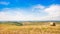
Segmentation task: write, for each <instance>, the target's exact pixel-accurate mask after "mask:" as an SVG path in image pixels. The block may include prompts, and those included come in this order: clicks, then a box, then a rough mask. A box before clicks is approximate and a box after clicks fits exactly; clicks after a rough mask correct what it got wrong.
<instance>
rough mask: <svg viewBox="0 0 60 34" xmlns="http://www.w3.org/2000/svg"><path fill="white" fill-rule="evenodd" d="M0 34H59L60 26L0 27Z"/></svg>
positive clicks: (3, 25)
mask: <svg viewBox="0 0 60 34" xmlns="http://www.w3.org/2000/svg"><path fill="white" fill-rule="evenodd" d="M0 34H60V25H58V24H57V26H49V25H47V24H46V25H25V26H16V25H8V24H7V25H6V24H1V25H0Z"/></svg>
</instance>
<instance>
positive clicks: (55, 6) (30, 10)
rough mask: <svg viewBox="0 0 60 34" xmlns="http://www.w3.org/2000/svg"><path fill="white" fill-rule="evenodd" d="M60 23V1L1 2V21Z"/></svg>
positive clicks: (20, 0) (22, 0) (21, 0)
mask: <svg viewBox="0 0 60 34" xmlns="http://www.w3.org/2000/svg"><path fill="white" fill-rule="evenodd" d="M52 20H53V21H60V0H0V21H52Z"/></svg>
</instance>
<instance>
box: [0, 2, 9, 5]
mask: <svg viewBox="0 0 60 34" xmlns="http://www.w3.org/2000/svg"><path fill="white" fill-rule="evenodd" d="M0 4H2V5H9V4H10V3H9V2H3V1H1V2H0Z"/></svg>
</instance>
